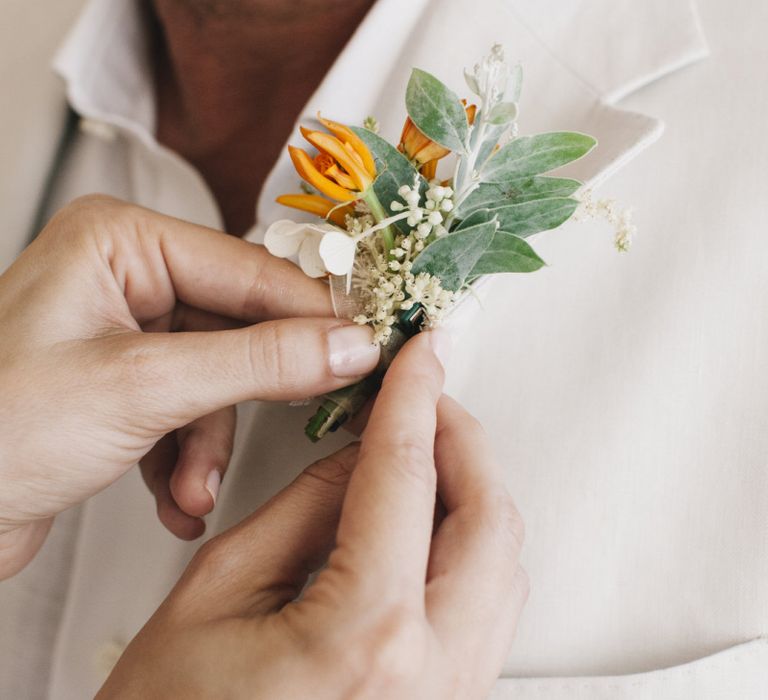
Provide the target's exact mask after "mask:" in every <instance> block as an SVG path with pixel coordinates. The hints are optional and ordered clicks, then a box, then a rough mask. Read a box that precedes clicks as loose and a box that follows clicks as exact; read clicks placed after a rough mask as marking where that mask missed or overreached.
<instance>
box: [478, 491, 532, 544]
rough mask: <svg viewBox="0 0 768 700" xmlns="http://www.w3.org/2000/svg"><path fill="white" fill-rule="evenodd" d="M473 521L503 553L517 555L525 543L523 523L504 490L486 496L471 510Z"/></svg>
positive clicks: (510, 498) (513, 503)
mask: <svg viewBox="0 0 768 700" xmlns="http://www.w3.org/2000/svg"><path fill="white" fill-rule="evenodd" d="M473 511H474V515H473V519H474V521H475V523H476V525H477V526H478V527H480V528H481V530H482V531H484V532H485V533H487V534H488V535H489V536H490V537H489V539H492V540H493V541H495V542H496V543H497V545H498V547H500V548H501V549H502V550H503V551H504V552H506V553H510V552H512V553H513V554H514V555H515V557H516V556H517V555H519V553H520V551H521V550H522V548H523V542H524V541H525V523H524V522H523V519H522V517H521V516H520V512H519V511H518V510H517V507H516V506H515V502H514V501H513V500H512V497H511V496H510V495H509V493H508V492H507V490H506V489H504V488H502V489H499V490H496V491H494V492H493V493H489V494H486V495H485V496H484V497H482V498H481V499H480V501H479V502H478V503H477V504H476V507H475V508H473Z"/></svg>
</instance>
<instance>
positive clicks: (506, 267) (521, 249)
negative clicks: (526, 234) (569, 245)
mask: <svg viewBox="0 0 768 700" xmlns="http://www.w3.org/2000/svg"><path fill="white" fill-rule="evenodd" d="M545 264H546V263H545V262H544V261H543V260H542V259H541V258H540V257H539V256H538V255H537V254H536V251H535V250H534V249H533V248H531V246H530V245H529V244H528V243H526V241H524V240H523V239H522V238H520V237H519V236H515V235H513V234H511V233H507V232H506V231H501V230H499V231H497V232H496V235H495V236H494V237H493V240H492V241H491V245H489V246H488V248H486V250H485V252H484V253H483V254H482V255H481V256H480V259H479V260H478V261H477V263H475V266H474V267H473V268H472V271H471V272H470V274H469V277H470V278H474V277H480V276H481V275H495V274H497V273H500V272H535V271H536V270H538V269H540V268H541V267H543V266H544V265H545Z"/></svg>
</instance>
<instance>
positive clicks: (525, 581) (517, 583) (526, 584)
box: [513, 566, 531, 603]
mask: <svg viewBox="0 0 768 700" xmlns="http://www.w3.org/2000/svg"><path fill="white" fill-rule="evenodd" d="M513 594H514V595H516V596H518V597H519V599H520V600H521V601H522V602H523V603H525V602H526V601H527V600H528V598H529V596H530V595H531V578H530V576H528V572H527V571H526V570H525V569H524V568H523V567H522V566H519V567H518V568H517V572H516V573H515V578H514V582H513Z"/></svg>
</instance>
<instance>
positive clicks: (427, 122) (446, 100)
mask: <svg viewBox="0 0 768 700" xmlns="http://www.w3.org/2000/svg"><path fill="white" fill-rule="evenodd" d="M405 106H406V109H407V110H408V116H409V117H410V118H411V119H412V120H413V123H414V124H415V125H416V126H417V127H418V128H419V130H420V131H421V132H422V133H423V134H424V135H425V136H427V137H429V138H430V139H432V140H433V141H434V142H435V143H438V144H440V145H441V146H444V147H445V148H449V149H451V150H452V151H459V152H461V151H464V150H465V144H466V141H467V133H468V131H469V124H468V123H467V115H466V113H465V111H464V106H463V105H462V104H461V100H459V98H458V97H457V96H456V94H455V93H454V92H452V91H451V90H450V89H449V88H448V87H447V86H446V85H444V84H443V83H441V82H440V81H439V80H438V79H437V78H435V76H434V75H431V74H430V73H427V72H426V71H423V70H419V69H418V68H414V70H413V73H411V79H410V80H409V81H408V88H407V89H406V92H405Z"/></svg>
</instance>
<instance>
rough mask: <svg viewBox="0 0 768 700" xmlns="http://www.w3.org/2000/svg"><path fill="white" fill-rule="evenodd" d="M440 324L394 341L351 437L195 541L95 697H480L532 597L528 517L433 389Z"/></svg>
mask: <svg viewBox="0 0 768 700" xmlns="http://www.w3.org/2000/svg"><path fill="white" fill-rule="evenodd" d="M435 337H436V336H435V334H434V333H424V334H422V335H420V336H417V337H416V338H415V339H413V340H411V341H410V342H409V343H408V344H407V345H406V346H405V348H404V349H403V350H402V351H401V352H400V353H399V355H398V357H397V358H396V359H395V361H394V363H393V365H392V367H391V369H390V370H389V372H388V373H387V376H386V378H385V380H384V384H383V387H382V389H381V392H380V393H379V397H378V399H377V400H376V403H375V405H374V408H373V411H372V414H371V418H370V421H369V423H368V427H367V428H366V430H365V433H364V434H363V439H362V444H361V445H360V447H359V448H358V446H356V445H352V446H349V447H347V448H345V449H343V450H341V451H340V452H337V453H336V454H334V455H333V456H331V457H329V458H327V459H325V460H321V461H320V462H318V463H316V464H313V465H312V466H311V467H309V468H308V469H307V470H306V471H305V472H304V473H303V474H302V475H300V476H299V477H298V479H297V480H296V481H294V482H293V484H291V485H290V486H289V487H288V488H286V489H285V490H284V491H282V492H281V493H279V494H278V495H277V496H276V497H275V498H273V499H272V500H271V501H270V502H268V503H267V504H266V505H265V506H264V507H262V508H261V509H260V510H258V511H257V512H256V513H255V514H254V515H252V516H251V517H250V518H248V519H246V520H244V521H243V522H242V523H240V524H239V525H237V526H236V527H234V528H233V529H232V530H229V531H227V532H225V533H223V534H222V535H219V536H218V537H215V538H213V539H212V540H209V541H208V542H207V543H206V544H205V545H203V547H202V548H201V549H200V551H199V552H198V554H197V555H196V556H195V558H194V559H193V561H192V562H191V564H190V566H189V567H188V569H187V571H186V572H185V573H184V575H183V576H182V578H181V580H180V581H179V583H178V584H177V585H176V587H175V588H174V590H173V591H172V592H171V594H170V595H169V596H168V598H167V599H166V600H165V602H164V603H163V604H162V606H161V607H160V608H159V609H158V611H157V612H156V613H155V615H154V616H153V617H152V618H151V619H150V621H149V622H148V623H147V625H146V626H145V627H144V629H143V630H142V631H141V632H140V633H139V634H138V636H137V637H136V638H135V639H134V640H133V642H132V643H131V644H130V645H129V646H128V648H127V650H126V651H125V653H124V654H123V656H122V657H121V659H120V661H119V662H118V664H117V666H116V667H115V669H114V670H113V672H112V674H111V676H110V677H109V679H108V680H107V682H106V684H105V685H104V687H103V688H102V690H101V692H100V694H99V695H98V696H97V697H98V698H100V699H101V700H107V699H111V698H142V699H147V698H224V697H226V698H230V699H232V700H237V699H238V698H249V699H250V700H254V699H257V698H265V699H266V698H268V699H269V700H295V698H314V699H316V700H325V699H327V700H338V698H355V699H371V700H373V699H375V700H383V699H388V698H392V699H396V700H431V699H433V698H434V699H435V700H438V699H439V700H449V699H456V700H459V699H460V700H473V699H474V698H478V699H479V698H483V697H486V695H487V693H488V692H489V691H490V689H491V686H492V684H493V682H494V679H495V678H496V677H497V676H498V674H499V672H500V670H501V667H502V664H503V660H504V658H505V656H506V652H507V650H508V647H509V645H510V643H511V640H512V636H513V634H514V629H515V626H516V623H517V618H518V616H519V613H520V610H521V608H522V606H523V604H524V602H525V599H526V596H527V590H528V583H527V578H526V575H525V573H524V572H523V570H522V569H521V568H520V566H519V563H518V556H519V553H520V547H521V543H522V538H523V534H522V523H521V520H520V518H519V515H518V513H517V511H516V509H515V507H514V505H513V503H512V500H511V498H510V496H509V494H508V493H507V490H506V489H505V486H504V484H503V474H502V470H501V469H500V467H499V465H498V464H497V463H496V461H495V460H494V458H493V456H492V455H491V450H490V448H489V444H488V440H487V438H486V436H485V433H484V432H483V430H482V428H481V427H480V426H479V424H478V423H477V421H476V420H475V419H473V418H472V417H471V416H470V415H469V414H467V412H466V411H464V410H463V409H462V408H461V407H460V406H459V405H458V404H457V403H456V402H455V401H453V400H451V399H449V398H447V397H443V398H440V392H441V387H442V380H443V371H442V367H441V365H440V363H439V361H438V359H437V358H436V357H435V355H434V354H433V351H432V349H431V345H432V344H433V341H434V339H435ZM437 337H438V338H439V336H437ZM350 473H351V476H350ZM436 492H437V495H438V496H439V503H438V508H437V512H438V515H437V516H435V510H436V498H435V496H436ZM334 543H335V544H334ZM331 549H332V553H331V555H330V557H329V558H328V562H327V566H326V567H325V568H324V569H323V570H322V571H321V572H320V574H319V575H318V577H317V578H316V580H315V581H314V582H313V583H312V584H311V585H310V586H309V587H308V588H307V589H306V590H305V591H304V593H303V595H301V597H299V594H300V592H301V591H302V589H303V587H304V585H305V583H306V581H307V577H308V575H309V573H310V572H312V571H313V570H315V569H317V568H318V567H319V566H321V565H322V563H323V562H324V561H325V559H326V555H327V553H328V552H329V551H330V550H331Z"/></svg>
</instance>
